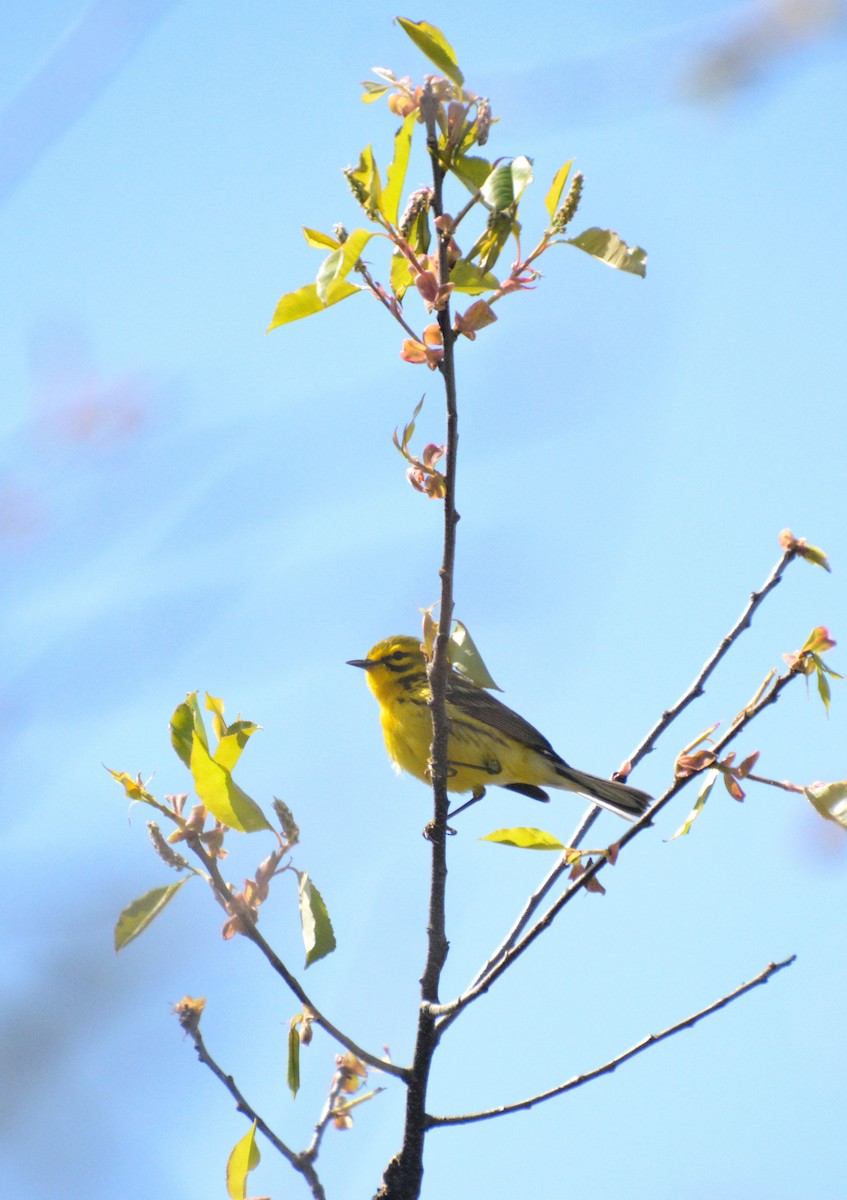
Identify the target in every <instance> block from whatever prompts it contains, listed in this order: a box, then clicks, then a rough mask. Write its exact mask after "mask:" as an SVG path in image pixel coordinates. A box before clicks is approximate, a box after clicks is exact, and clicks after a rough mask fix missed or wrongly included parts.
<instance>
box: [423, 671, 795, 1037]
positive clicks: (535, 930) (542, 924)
mask: <svg viewBox="0 0 847 1200" xmlns="http://www.w3.org/2000/svg"><path fill="white" fill-rule="evenodd" d="M799 677H800V676H798V675H797V673H795V672H792V671H787V672H786V674H785V675H779V676H777V678H776V679H775V680H774V681H773V682H772V684H771V686H770V687H769V688H768V690H767V691H766V692H765V693H764V694H763V695H762V696H761V698H760V699H759V700H757V701H756V702H755V703H753V704H751V705H750V706H749V707H748V708H746V709H744V710H743V711H742V712H741V713H739V714H738V716H737V717H736V718H735V720H734V721H733V723H732V725H731V726H730V727H729V729H728V730H727V731H726V733H725V734H724V735H723V737H721V738H719V739H718V740H717V741H716V742H715V743H714V746H713V747H712V749H713V751H714V753H715V754H720V753H721V751H722V750H724V749H725V748H726V747H727V746H728V745H729V744H730V742H732V741H734V740H735V738H737V737H738V735H739V734H740V733H741V732H742V731H743V730H744V729H746V728H747V726H748V725H749V724H750V722H751V721H753V720H754V719H755V718H756V717H757V716H758V715H759V713H760V712H761V711H762V709H764V708H767V707H768V706H769V705H771V704H774V703H775V702H776V701H777V700H778V699H779V696H780V694H781V692H782V690H783V688H785V687H787V685H788V684H789V683H790V682H791V681H792V679H796V678H799ZM697 774H699V772H697V773H694V774H691V775H686V776H684V777H682V778H678V779H677V780H676V781H675V782H674V783H673V784H672V785H671V787H669V788H668V789H667V791H666V792H665V793H664V795H663V796H661V797H660V798H659V799H658V800H657V801H656V803H655V804H654V805H653V806H652V808H650V809H648V811H647V812H646V813H645V814H644V816H643V817H642V818H641V820H640V821H638V822H636V824H634V825H632V826H630V828H629V829H627V830H626V832H625V833H624V835H623V836H622V837H621V838H620V839H619V840H618V842H617V845H618V848H619V849H620V850H622V849H623V848H624V847H625V846H626V845H627V844H628V843H629V842H631V841H632V839H633V838H635V837H638V835H639V834H640V833H642V832H643V831H644V830H645V829H647V828H648V827H649V826H650V825H651V824H652V822H653V818H654V817H655V816H656V815H657V814H658V813H659V812H661V810H662V809H663V808H664V807H665V805H666V804H668V803H670V801H671V800H672V799H673V798H674V796H675V795H676V794H677V792H679V791H681V790H682V788H683V787H685V786H686V784H688V783H689V782H690V781H691V780H692V779H694V778H696V775H697ZM607 863H608V859H606V858H602V857H601V858H597V859H595V861H594V862H593V863H592V864H591V865H590V866H589V867H587V868H586V869H585V871H584V872H583V873H582V875H580V877H579V878H578V879H575V880H573V881H572V882H571V883H570V885H569V886H568V887H567V888H566V889H565V891H564V892H562V894H561V895H560V896H559V898H558V899H557V900H556V901H555V903H554V904H552V905H551V906H550V908H549V909H548V910H547V912H546V913H545V914H544V916H543V917H541V918H540V919H539V920H538V921H536V923H535V924H534V925H533V926H532V928H531V929H530V930H528V932H527V933H525V934H524V935H523V937H522V938H521V939H520V940H519V941H517V942H515V944H514V945H513V946H512V947H511V948H510V949H509V950H508V951H506V952H505V953H504V954H503V955H502V957H501V958H500V960H499V961H498V962H497V963H495V964H494V966H493V967H492V968H491V970H490V971H489V972H488V974H487V975H486V976H485V977H484V978H483V979H482V980H480V982H479V983H475V984H472V985H471V986H470V987H469V988H468V989H467V990H466V991H465V992H463V993H462V995H461V996H459V997H457V998H456V999H455V1000H453V1001H451V1002H450V1003H449V1004H441V1005H438V1006H433V1008H432V1011H433V1012H434V1013H435V1014H436V1015H437V1016H438V1017H440V1018H442V1020H440V1021H439V1023H438V1031H439V1032H440V1033H442V1032H443V1031H444V1028H445V1027H446V1025H447V1024H448V1023H449V1022H452V1021H453V1020H455V1018H456V1016H457V1015H458V1014H459V1012H461V1011H462V1010H463V1009H464V1008H466V1007H467V1006H468V1004H470V1003H471V1002H472V1001H474V1000H476V999H478V998H479V996H481V995H483V994H484V993H485V992H487V991H488V989H489V988H490V987H491V985H492V983H494V981H495V980H496V979H498V978H499V977H500V976H501V975H502V974H503V972H504V971H506V970H508V968H509V967H510V966H511V964H512V963H513V962H514V961H515V959H517V958H518V957H519V956H520V955H521V954H523V952H524V951H525V950H526V949H527V948H528V947H529V946H531V945H532V943H533V942H534V941H535V939H536V938H537V937H538V936H539V935H540V934H541V933H543V932H544V930H545V929H547V928H548V927H549V926H550V925H552V923H553V921H554V920H555V919H556V917H557V916H558V915H559V913H560V912H561V911H562V909H563V908H564V907H565V906H566V905H567V904H569V903H570V901H571V900H572V899H573V898H574V896H576V895H577V893H578V892H580V891H581V890H582V889H583V888H584V887H585V885H586V884H587V883H588V882H589V881H590V880H591V879H594V878H595V877H596V876H597V875H599V873H600V872H601V871H602V870H603V869H604V867H606V865H607Z"/></svg>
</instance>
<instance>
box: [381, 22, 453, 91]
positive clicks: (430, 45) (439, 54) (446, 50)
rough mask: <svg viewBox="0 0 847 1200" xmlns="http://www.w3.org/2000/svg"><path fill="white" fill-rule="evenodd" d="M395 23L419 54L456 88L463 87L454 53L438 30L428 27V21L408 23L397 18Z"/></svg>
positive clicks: (432, 26)
mask: <svg viewBox="0 0 847 1200" xmlns="http://www.w3.org/2000/svg"><path fill="white" fill-rule="evenodd" d="M397 23H398V25H399V26H400V27H401V29H403V30H405V32H406V33H407V34H408V36H409V37H410V38H411V39H412V41H413V42H414V43H415V45H416V46H417V48H418V49H419V50H420V52H421V54H424V55H425V56H426V57H427V58H428V59H429V61H430V62H431V63H433V64H434V65H435V66H436V67H438V69H439V71H443V72H444V74H445V75H446V76H447V78H448V79H452V81H453V83H455V84H456V85H457V86H458V87H462V86H463V84H464V82H465V77H464V75H463V74H462V72H461V71H460V70H459V64H458V63H457V62H456V52H455V50H454V49H453V47H452V46H451V45H450V43H449V42H448V41H447V38H446V37H445V36H444V34H443V33H442V32H441V30H440V29H437V28H436V26H435V25H430V23H429V21H410V20H409V19H408V18H407V17H398V18H397Z"/></svg>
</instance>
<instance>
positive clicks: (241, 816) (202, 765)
mask: <svg viewBox="0 0 847 1200" xmlns="http://www.w3.org/2000/svg"><path fill="white" fill-rule="evenodd" d="M190 766H191V775H192V778H193V779H194V787H195V788H196V790H197V795H198V796H199V797H200V800H201V801H202V803H203V804H204V805H205V806H206V808H207V809H208V810H209V812H210V813H211V814H212V816H213V817H214V818H215V820H216V821H220V822H222V824H224V825H228V826H229V828H230V829H238V830H240V831H241V832H242V833H255V832H256V831H257V830H259V829H271V828H272V826H271V825H269V824H268V821H267V818H266V817H265V814H264V813H263V812H262V810H261V809H260V808H259V806H258V804H257V803H256V801H255V800H252V799H251V798H250V797H249V796H248V795H247V793H246V792H245V791H243V790H242V789H241V788H240V787H239V786H238V784H237V783H236V782H235V780H234V779H233V778H232V776H231V775H230V773H229V771H228V770H227V769H226V768H225V767H223V766H221V765H220V763H217V762H215V760H214V759H213V758H212V757H211V756H210V754H209V751H208V750H207V748H206V747H205V746H204V745H203V744H202V742H201V741H200V739H199V738H197V737H195V738H194V744H193V746H192V749H191V763H190Z"/></svg>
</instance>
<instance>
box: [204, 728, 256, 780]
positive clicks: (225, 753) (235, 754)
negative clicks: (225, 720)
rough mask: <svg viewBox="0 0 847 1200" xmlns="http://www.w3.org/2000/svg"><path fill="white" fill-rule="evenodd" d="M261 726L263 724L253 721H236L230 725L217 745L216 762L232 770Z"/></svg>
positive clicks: (214, 756)
mask: <svg viewBox="0 0 847 1200" xmlns="http://www.w3.org/2000/svg"><path fill="white" fill-rule="evenodd" d="M260 728H261V726H260V725H256V724H255V723H254V722H253V721H234V722H233V723H232V725H228V726H227V730H226V733H225V734H224V735H223V737H222V738H221V740H220V741H219V742H218V744H217V746H216V747H215V753H214V755H213V756H212V757H213V758H214V760H215V762H216V763H217V764H218V765H219V766H221V767H224V768H225V769H226V770H227V771H231V770H232V768H233V767H234V766H235V764H236V763H237V762H238V760H239V758H240V757H241V751H242V750H243V749H244V747H245V746H246V745H247V742H248V741H249V740H250V738H251V737H252V736H253V734H254V733H255V732H256V731H257V730H258V729H260Z"/></svg>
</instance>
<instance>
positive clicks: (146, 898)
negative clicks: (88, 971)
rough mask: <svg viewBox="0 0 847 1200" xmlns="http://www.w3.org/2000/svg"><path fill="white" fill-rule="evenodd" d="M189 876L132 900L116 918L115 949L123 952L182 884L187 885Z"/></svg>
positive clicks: (153, 919) (171, 898)
mask: <svg viewBox="0 0 847 1200" xmlns="http://www.w3.org/2000/svg"><path fill="white" fill-rule="evenodd" d="M191 878H192V876H191V875H186V876H185V878H184V879H180V880H179V881H178V882H177V883H171V884H169V885H168V886H167V887H157V888H153V890H152V891H150V892H146V893H145V895H143V896H139V897H138V899H137V900H133V902H132V903H131V904H128V905H127V906H126V908H125V909H124V910H123V912H122V913H121V915H120V916H119V917H118V923H117V925H116V926H115V949H116V950H123V948H124V946H128V945H129V943H130V942H131V941H133V939H134V938H137V937H138V935H139V934H141V933H143V932H144V930H145V929H146V928H147V926H148V925H150V924H151V923H152V922H153V921H155V919H156V917H158V915H159V913H160V912H161V911H162V909H164V908H165V907H166V906H167V905H168V904H170V902H171V900H173V898H174V896H175V895H176V894H177V892H178V891H179V889H180V888H181V887H182V885H183V884H184V883H188V881H189V879H191Z"/></svg>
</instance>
